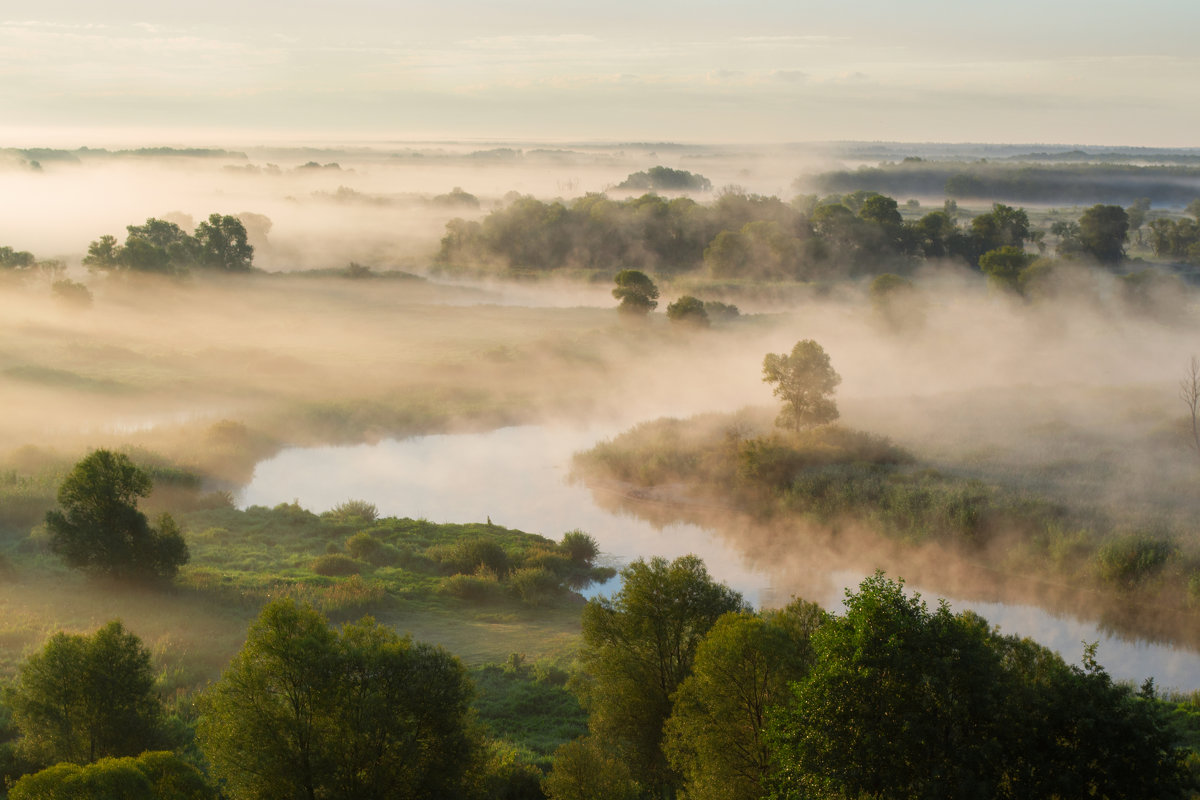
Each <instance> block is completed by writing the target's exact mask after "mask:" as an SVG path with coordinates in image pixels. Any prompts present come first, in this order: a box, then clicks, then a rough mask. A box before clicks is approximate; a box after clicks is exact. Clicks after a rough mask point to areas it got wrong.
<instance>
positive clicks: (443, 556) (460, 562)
mask: <svg viewBox="0 0 1200 800" xmlns="http://www.w3.org/2000/svg"><path fill="white" fill-rule="evenodd" d="M429 555H430V557H431V558H433V559H434V560H435V561H438V562H440V563H441V564H442V566H443V567H445V568H446V569H448V570H449V571H450V573H451V574H454V575H470V574H472V573H474V572H475V571H476V570H478V569H479V568H480V567H484V568H486V569H489V570H491V571H492V572H494V573H496V576H497V577H498V578H503V577H504V576H506V575H508V570H509V563H508V553H506V552H505V551H504V548H503V547H501V546H500V544H499V543H498V542H496V541H494V540H492V539H484V538H481V537H477V538H474V539H464V540H463V541H460V542H458V543H457V544H455V545H453V546H450V547H433V548H430V551H429Z"/></svg>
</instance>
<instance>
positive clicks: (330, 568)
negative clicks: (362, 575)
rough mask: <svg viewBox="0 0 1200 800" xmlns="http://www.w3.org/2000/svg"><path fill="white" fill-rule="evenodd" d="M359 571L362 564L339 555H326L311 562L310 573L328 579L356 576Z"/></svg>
mask: <svg viewBox="0 0 1200 800" xmlns="http://www.w3.org/2000/svg"><path fill="white" fill-rule="evenodd" d="M361 569H362V562H360V561H357V560H355V559H353V558H350V557H349V556H345V555H342V554H341V553H326V554H325V555H323V556H317V557H316V558H314V559H313V562H312V571H313V572H315V573H317V574H318V575H324V576H325V577H328V578H335V577H345V576H347V575H357V574H358V573H359V571H360V570H361Z"/></svg>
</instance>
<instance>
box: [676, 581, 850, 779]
mask: <svg viewBox="0 0 1200 800" xmlns="http://www.w3.org/2000/svg"><path fill="white" fill-rule="evenodd" d="M825 616H826V615H825V612H823V611H821V609H820V608H819V607H818V606H816V605H814V604H812V603H806V602H804V601H802V600H797V601H795V602H794V603H792V604H791V605H789V606H788V607H787V608H785V609H783V610H782V611H776V612H769V613H766V614H763V615H756V614H750V613H747V612H742V613H730V614H726V615H725V616H723V617H721V618H720V619H719V620H717V623H716V624H715V625H714V626H713V627H712V630H710V631H709V632H708V635H707V636H705V638H704V641H702V642H701V643H700V646H699V647H698V648H697V650H696V662H695V664H694V666H693V667H692V673H691V674H690V675H689V676H688V677H687V678H686V679H685V680H684V681H683V683H682V684H681V685H680V687H679V689H678V691H676V693H675V698H674V708H673V711H672V713H671V718H670V719H669V720H668V721H667V728H666V731H667V735H666V744H665V749H666V752H667V756H668V758H669V759H670V761H671V764H672V765H673V766H674V767H675V768H676V769H677V770H678V771H679V772H680V774H682V775H683V776H684V781H685V786H684V788H685V790H686V792H687V796H688V797H689V798H691V800H757V798H760V797H762V796H764V794H765V792H766V790H767V788H768V779H769V778H770V776H771V774H772V771H773V768H774V763H775V762H774V758H773V756H772V753H771V750H770V747H769V746H768V743H767V740H766V732H767V715H768V713H769V711H770V710H771V709H773V708H774V707H776V706H778V705H781V704H782V703H783V702H784V700H785V699H786V697H787V696H788V684H789V683H791V682H793V681H796V680H799V679H800V678H802V677H803V676H804V674H805V672H806V671H807V669H808V667H809V663H810V660H811V648H810V647H809V637H810V636H811V635H812V634H813V632H814V631H816V629H817V628H818V627H819V626H820V625H821V623H822V622H823V621H824V619H825Z"/></svg>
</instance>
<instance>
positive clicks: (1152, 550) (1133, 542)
mask: <svg viewBox="0 0 1200 800" xmlns="http://www.w3.org/2000/svg"><path fill="white" fill-rule="evenodd" d="M1178 553H1179V548H1178V546H1177V545H1176V544H1175V543H1174V542H1173V541H1171V540H1170V539H1167V538H1163V537H1157V536H1148V535H1145V534H1133V535H1129V536H1123V537H1120V538H1118V539H1114V540H1112V541H1109V542H1106V543H1105V544H1103V545H1102V546H1101V547H1100V549H1099V550H1097V551H1096V556H1095V563H1096V570H1097V572H1098V573H1099V575H1100V578H1101V579H1102V580H1104V581H1106V582H1108V583H1112V584H1116V585H1117V586H1120V587H1123V588H1133V587H1135V586H1137V585H1138V584H1139V583H1142V582H1143V581H1146V580H1149V579H1150V578H1153V577H1154V576H1155V575H1157V574H1158V573H1159V572H1161V571H1162V569H1163V567H1165V566H1166V565H1167V563H1168V562H1169V561H1170V560H1171V559H1172V558H1174V557H1175V556H1177V555H1178Z"/></svg>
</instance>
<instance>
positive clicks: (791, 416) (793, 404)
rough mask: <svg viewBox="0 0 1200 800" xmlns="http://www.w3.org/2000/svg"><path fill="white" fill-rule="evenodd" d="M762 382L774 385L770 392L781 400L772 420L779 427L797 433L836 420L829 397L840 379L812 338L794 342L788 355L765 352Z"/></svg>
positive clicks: (836, 413)
mask: <svg viewBox="0 0 1200 800" xmlns="http://www.w3.org/2000/svg"><path fill="white" fill-rule="evenodd" d="M763 381H765V382H766V383H770V384H774V389H773V390H772V391H773V392H774V394H775V396H776V397H778V398H781V399H782V400H783V409H782V410H781V411H780V412H779V416H778V417H777V418H776V419H775V424H776V425H778V426H779V427H781V428H791V429H792V430H795V431H798V430H800V429H801V428H810V427H813V426H816V425H824V424H826V423H829V422H833V421H834V420H835V419H837V418H838V410H837V405H836V404H835V403H834V402H833V399H832V398H831V397H830V395H832V394H833V391H834V389H836V388H837V386H838V384H839V383H841V382H842V377H841V376H840V375H838V374H837V373H836V372H834V370H833V367H831V366H830V365H829V356H828V354H826V352H825V350H824V348H822V347H821V345H819V344H817V343H816V342H814V341H813V340H812V339H803V340H801V341H799V342H796V346H795V347H793V348H792V352H791V353H790V354H788V353H780V354H778V355H776V354H775V353H767V355H766V357H765V358H763Z"/></svg>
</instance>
